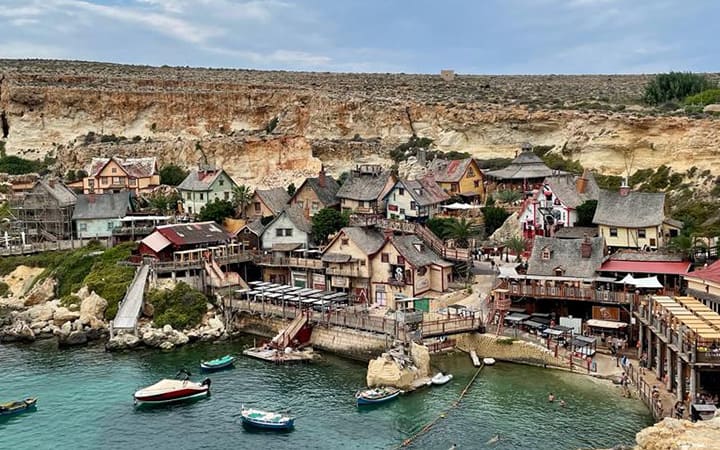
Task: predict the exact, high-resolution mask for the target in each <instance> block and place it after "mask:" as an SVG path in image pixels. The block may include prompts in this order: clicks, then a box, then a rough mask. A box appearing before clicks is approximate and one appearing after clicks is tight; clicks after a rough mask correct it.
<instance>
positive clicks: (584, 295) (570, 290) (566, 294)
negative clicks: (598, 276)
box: [501, 282, 644, 304]
mask: <svg viewBox="0 0 720 450" xmlns="http://www.w3.org/2000/svg"><path fill="white" fill-rule="evenodd" d="M501 287H503V288H505V289H508V290H509V291H510V295H514V296H523V297H534V298H556V299H567V300H580V301H588V302H601V303H618V304H619V303H631V302H634V301H635V300H636V297H637V295H636V294H635V293H634V292H613V291H604V290H603V291H599V290H597V289H595V288H592V287H584V288H583V287H569V286H536V285H529V284H508V283H507V282H505V283H503V285H502V286H501ZM640 297H641V298H642V297H644V296H640Z"/></svg>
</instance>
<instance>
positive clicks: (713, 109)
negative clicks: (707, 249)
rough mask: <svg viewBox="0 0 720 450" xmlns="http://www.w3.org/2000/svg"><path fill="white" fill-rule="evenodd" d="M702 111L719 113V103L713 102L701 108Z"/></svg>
mask: <svg viewBox="0 0 720 450" xmlns="http://www.w3.org/2000/svg"><path fill="white" fill-rule="evenodd" d="M703 112H706V113H720V103H713V104H711V105H707V106H705V107H704V108H703Z"/></svg>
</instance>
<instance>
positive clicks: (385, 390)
mask: <svg viewBox="0 0 720 450" xmlns="http://www.w3.org/2000/svg"><path fill="white" fill-rule="evenodd" d="M400 392H401V391H400V389H396V388H393V387H381V388H374V389H367V390H365V391H360V392H358V393H356V394H355V398H356V399H357V405H358V406H361V405H376V404H378V403H385V402H387V401H390V400H392V399H394V398H397V396H398V395H400Z"/></svg>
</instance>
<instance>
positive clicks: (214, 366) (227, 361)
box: [200, 355, 235, 372]
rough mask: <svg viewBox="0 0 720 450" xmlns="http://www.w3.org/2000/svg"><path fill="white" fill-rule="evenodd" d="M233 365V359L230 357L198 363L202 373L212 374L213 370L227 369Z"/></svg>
mask: <svg viewBox="0 0 720 450" xmlns="http://www.w3.org/2000/svg"><path fill="white" fill-rule="evenodd" d="M234 363H235V357H234V356H232V355H225V356H221V357H220V358H217V359H212V360H210V361H202V362H200V368H201V369H202V370H204V371H208V372H212V371H213V370H222V369H227V368H228V367H230V366H232V365H233V364H234Z"/></svg>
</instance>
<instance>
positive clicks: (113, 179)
mask: <svg viewBox="0 0 720 450" xmlns="http://www.w3.org/2000/svg"><path fill="white" fill-rule="evenodd" d="M112 182H113V184H120V177H112Z"/></svg>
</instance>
